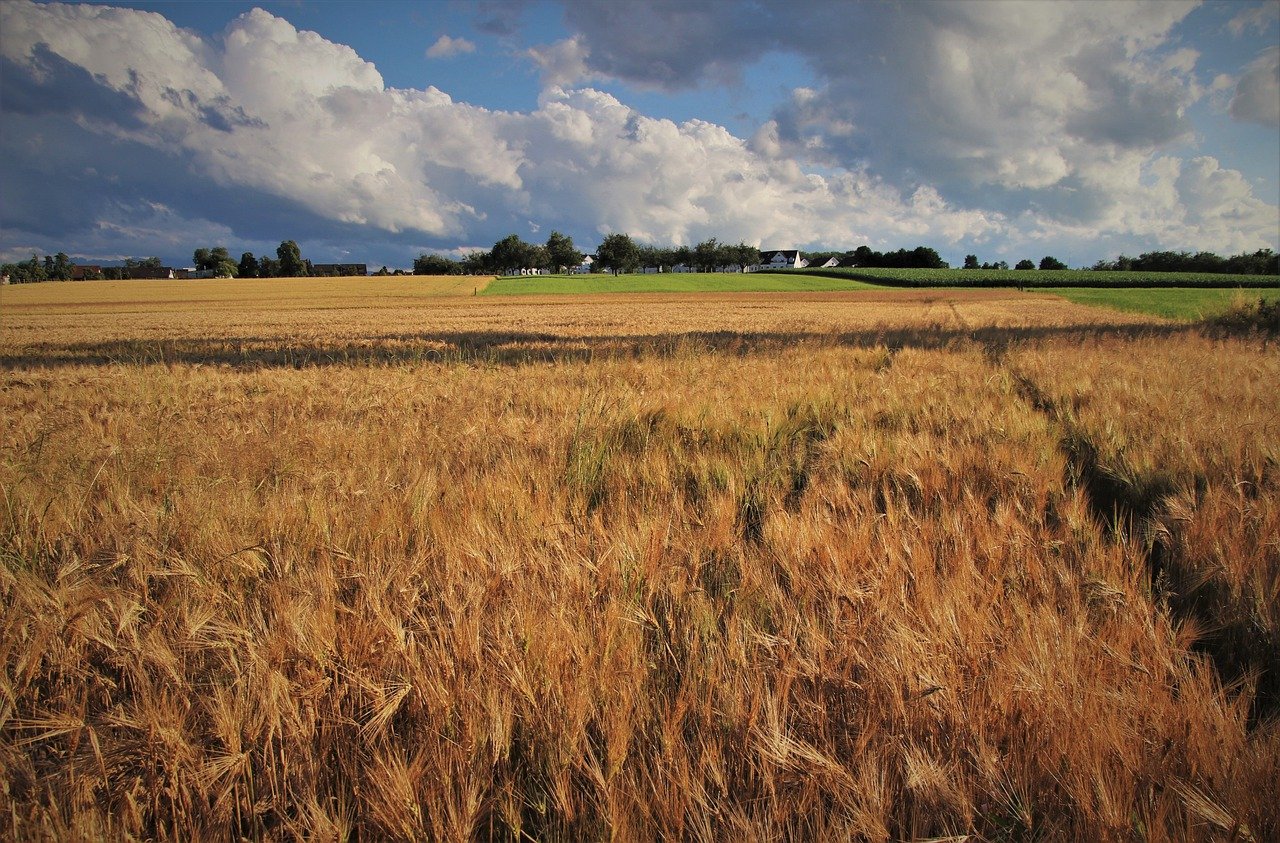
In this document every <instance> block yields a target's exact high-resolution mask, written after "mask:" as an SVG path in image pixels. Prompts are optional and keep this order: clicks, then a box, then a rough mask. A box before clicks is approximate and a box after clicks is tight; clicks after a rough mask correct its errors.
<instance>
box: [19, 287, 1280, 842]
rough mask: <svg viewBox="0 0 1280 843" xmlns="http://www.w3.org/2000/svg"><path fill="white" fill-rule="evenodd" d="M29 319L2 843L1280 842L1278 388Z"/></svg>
mask: <svg viewBox="0 0 1280 843" xmlns="http://www.w3.org/2000/svg"><path fill="white" fill-rule="evenodd" d="M3 295H4V299H2V300H0V306H3V307H4V311H3V313H0V355H2V357H0V363H2V364H3V373H2V374H0V489H2V490H3V495H4V507H3V511H0V518H2V519H3V521H2V522H0V553H2V554H3V560H4V561H3V566H2V567H0V595H3V600H4V605H5V612H4V613H3V616H2V617H0V652H2V653H3V659H2V660H0V664H2V665H3V673H0V769H2V770H3V771H4V774H3V790H0V801H3V803H4V804H0V817H2V818H3V819H0V823H3V824H4V826H3V827H4V829H5V834H6V835H7V836H10V837H15V838H22V839H28V838H34V839H39V838H60V839H72V838H87V837H88V838H98V837H105V838H113V839H115V838H131V837H149V838H164V839H203V838H210V837H213V838H219V837H222V838H226V837H240V836H244V837H254V838H265V839H293V838H299V837H302V838H319V839H333V838H359V839H381V838H402V839H417V838H436V839H468V838H480V839H525V838H531V839H541V840H556V839H601V838H606V837H612V838H616V839H627V840H629V839H653V838H666V839H684V838H692V839H729V838H732V839H739V838H741V839H762V838H784V839H851V838H852V839H872V840H887V839H918V838H927V837H938V836H947V835H953V836H963V835H971V836H973V837H974V838H976V839H990V840H1002V839H1139V840H1147V839H1150V840H1164V839H1178V840H1197V839H1205V840H1209V839H1240V840H1248V839H1253V840H1268V839H1275V838H1276V837H1277V836H1280V816H1278V813H1277V811H1278V809H1277V802H1280V799H1278V798H1277V797H1278V796H1280V794H1278V793H1277V781H1280V730H1278V728H1277V720H1276V715H1277V709H1278V708H1280V705H1278V702H1277V687H1276V686H1277V682H1276V676H1277V673H1276V671H1277V667H1276V664H1275V652H1276V642H1277V630H1278V628H1280V613H1278V612H1277V609H1276V606H1277V600H1278V594H1277V589H1278V585H1277V584H1278V583H1280V547H1278V545H1277V536H1278V535H1280V514H1278V501H1280V388H1278V387H1280V359H1278V358H1277V355H1276V354H1275V350H1274V347H1273V346H1267V345H1265V344H1263V343H1262V342H1261V341H1259V340H1252V339H1247V338H1246V339H1221V338H1219V339H1210V338H1207V337H1205V336H1202V335H1201V334H1199V333H1198V332H1196V331H1194V330H1192V329H1189V328H1185V327H1180V326H1170V325H1168V324H1165V323H1149V324H1143V323H1141V322H1140V321H1138V320H1137V318H1136V317H1135V318H1134V319H1133V320H1128V319H1127V317H1124V316H1118V315H1116V314H1111V313H1103V312H1101V311H1093V310H1090V309H1088V308H1084V307H1081V306H1077V305H1070V304H1067V303H1066V302H1062V303H1061V304H1060V305H1059V304H1054V303H1053V300H1049V299H1046V298H1045V297H1043V296H1020V295H1018V294H1016V293H1015V294H1004V293H1000V294H995V293H974V294H969V293H964V294H953V293H950V292H948V293H945V294H943V293H934V294H932V295H925V294H923V293H919V292H913V293H902V294H892V295H888V296H886V297H884V298H878V297H877V296H879V295H880V294H873V295H871V296H870V297H868V296H867V295H853V294H850V295H809V296H800V297H788V296H757V297H753V296H738V297H731V298H715V297H712V298H706V297H689V298H671V297H652V296H650V297H643V298H642V300H631V299H624V300H619V299H612V298H611V299H607V300H604V299H602V300H571V301H564V300H556V301H545V302H544V301H527V300H523V299H522V300H520V301H519V302H518V303H504V302H494V301H487V302H481V303H477V302H475V301H473V300H470V299H467V300H464V299H441V300H440V301H439V302H437V303H431V304H417V305H404V306H402V307H388V306H386V304H385V303H378V302H376V300H373V299H370V300H369V301H366V302H363V303H350V304H348V305H342V306H339V307H334V308H331V309H329V310H323V311H318V310H316V309H307V308H302V307H297V308H293V309H289V308H281V307H276V308H273V309H271V310H270V311H269V312H261V311H255V310H254V309H252V308H250V307H246V308H237V307H230V306H228V307H223V308H217V307H213V306H209V307H203V306H202V307H200V308H193V309H183V308H181V307H174V308H170V309H166V308H165V307H163V306H160V307H155V308H145V307H138V306H136V305H125V306H123V307H122V308H121V309H119V310H112V309H111V307H110V306H108V307H102V308H94V307H89V306H88V305H85V304H73V305H69V306H64V307H63V309H62V310H57V309H41V308H40V307H38V306H35V305H18V304H15V299H14V298H13V297H11V296H10V291H5V292H4V294H3ZM24 308H25V309H24ZM93 313H97V314H99V317H97V318H96V321H89V320H87V319H86V314H93ZM321 314H326V315H328V316H330V317H331V320H329V321H317V317H318V316H319V315H321ZM335 314H336V315H335ZM77 319H78V320H79V321H78V322H77ZM1115 319H1121V320H1126V321H1124V322H1123V323H1122V324H1114V323H1113V320H1115ZM122 348H125V349H133V350H134V352H136V355H135V356H132V357H131V356H129V354H127V353H119V350H120V349H122ZM424 348H434V349H443V350H444V351H440V352H439V353H436V354H434V356H433V355H431V354H426V355H424V354H420V353H417V352H418V351H420V350H421V349H424ZM229 349H239V350H240V351H239V356H236V355H235V354H231V353H229V351H228V350H229ZM353 349H354V350H353ZM446 351H447V353H445V352H446ZM340 352H341V353H340ZM344 354H345V355H346V356H345V357H344V356H343V355H344ZM344 361H345V362H344Z"/></svg>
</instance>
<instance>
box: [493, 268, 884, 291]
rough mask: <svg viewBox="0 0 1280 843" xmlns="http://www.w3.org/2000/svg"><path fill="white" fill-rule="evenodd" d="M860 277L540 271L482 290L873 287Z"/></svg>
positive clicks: (821, 289) (758, 289)
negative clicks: (545, 272)
mask: <svg viewBox="0 0 1280 843" xmlns="http://www.w3.org/2000/svg"><path fill="white" fill-rule="evenodd" d="M868 289H874V285H872V284H868V283H866V282H864V281H859V280H857V279H854V278H823V277H819V276H814V275H801V274H798V273H797V274H791V275H783V274H778V273H770V272H753V273H724V272H717V273H713V272H679V273H662V274H660V275H640V274H632V275H604V274H600V275H538V276H533V277H503V278H498V279H495V280H494V281H493V283H491V284H490V285H489V286H487V287H486V288H484V289H483V290H481V291H480V295H483V296H519V295H565V294H572V295H583V294H589V293H792V292H838V291H843V290H868Z"/></svg>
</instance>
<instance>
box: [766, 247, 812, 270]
mask: <svg viewBox="0 0 1280 843" xmlns="http://www.w3.org/2000/svg"><path fill="white" fill-rule="evenodd" d="M803 266H804V259H803V258H801V257H800V250H799V249H775V250H772V251H766V250H763V249H762V250H761V251H760V268H761V269H800V268H801V267H803Z"/></svg>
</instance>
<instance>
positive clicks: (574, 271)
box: [569, 255, 596, 275]
mask: <svg viewBox="0 0 1280 843" xmlns="http://www.w3.org/2000/svg"><path fill="white" fill-rule="evenodd" d="M595 262H596V256H595V255H583V256H582V263H580V264H578V265H577V266H571V267H569V274H570V275H590V274H591V267H592V265H593V264H594V263H595Z"/></svg>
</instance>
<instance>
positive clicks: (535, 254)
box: [529, 245, 555, 271]
mask: <svg viewBox="0 0 1280 843" xmlns="http://www.w3.org/2000/svg"><path fill="white" fill-rule="evenodd" d="M529 266H530V267H533V268H535V269H543V270H548V271H554V270H555V264H554V262H553V261H552V260H551V251H550V250H549V249H547V247H546V246H534V245H530V246H529Z"/></svg>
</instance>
